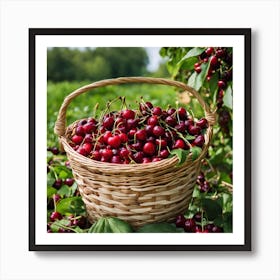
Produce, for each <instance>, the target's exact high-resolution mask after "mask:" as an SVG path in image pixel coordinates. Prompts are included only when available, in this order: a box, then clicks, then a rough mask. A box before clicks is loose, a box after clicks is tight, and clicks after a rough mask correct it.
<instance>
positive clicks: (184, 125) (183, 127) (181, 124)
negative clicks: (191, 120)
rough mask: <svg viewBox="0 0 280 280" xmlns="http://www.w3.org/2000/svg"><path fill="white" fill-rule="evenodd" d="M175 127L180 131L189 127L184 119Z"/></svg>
mask: <svg viewBox="0 0 280 280" xmlns="http://www.w3.org/2000/svg"><path fill="white" fill-rule="evenodd" d="M175 129H176V130H177V131H179V132H185V131H186V129H187V126H186V124H185V122H184V121H180V123H179V124H177V125H175Z"/></svg>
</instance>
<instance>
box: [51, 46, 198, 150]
mask: <svg viewBox="0 0 280 280" xmlns="http://www.w3.org/2000/svg"><path fill="white" fill-rule="evenodd" d="M47 75H48V76H47V79H48V85H47V111H48V116H47V144H48V146H57V145H58V141H57V135H55V134H54V132H53V129H54V124H55V121H56V119H57V114H58V111H59V108H60V106H61V104H62V102H63V100H64V98H65V97H66V96H67V95H68V94H70V93H71V92H72V91H74V90H76V89H78V88H79V87H82V86H84V85H86V84H89V83H92V82H94V81H98V80H102V79H110V78H116V77H122V76H125V77H129V76H149V77H160V78H170V74H169V72H168V70H167V66H166V59H164V58H163V57H162V56H161V55H160V48H142V47H133V48H131V47H106V48H101V47H100V48H64V47H55V48H49V49H48V55H47ZM117 96H125V97H126V101H127V104H129V105H130V106H131V107H132V108H133V107H135V106H137V103H136V101H137V100H138V101H139V100H140V97H143V98H144V100H149V101H151V102H152V103H153V104H154V105H157V106H162V107H167V106H168V105H171V106H175V104H176V102H177V101H180V100H179V99H178V95H177V93H176V90H175V89H174V88H172V87H169V86H162V85H148V84H125V85H121V86H107V87H105V88H98V89H95V90H94V91H89V92H87V93H85V94H82V95H81V96H79V97H77V98H75V99H74V100H73V101H72V102H71V104H70V106H69V107H68V109H67V114H66V117H67V124H70V123H72V122H74V121H75V120H77V119H81V118H85V117H89V116H92V115H93V111H94V107H95V105H96V104H97V103H98V104H99V107H98V108H99V110H102V109H104V108H105V106H106V102H107V101H109V100H112V99H114V98H115V97H117ZM115 109H118V108H115ZM198 113H199V111H198Z"/></svg>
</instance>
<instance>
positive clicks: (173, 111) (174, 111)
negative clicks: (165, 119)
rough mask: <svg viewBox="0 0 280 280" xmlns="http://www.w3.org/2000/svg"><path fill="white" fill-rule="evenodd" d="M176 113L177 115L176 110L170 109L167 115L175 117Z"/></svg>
mask: <svg viewBox="0 0 280 280" xmlns="http://www.w3.org/2000/svg"><path fill="white" fill-rule="evenodd" d="M175 113H176V109H174V108H170V109H168V110H167V114H168V115H169V116H172V115H174V114H175Z"/></svg>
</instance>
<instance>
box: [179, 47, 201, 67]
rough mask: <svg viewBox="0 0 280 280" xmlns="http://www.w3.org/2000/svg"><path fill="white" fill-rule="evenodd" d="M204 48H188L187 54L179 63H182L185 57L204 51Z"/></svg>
mask: <svg viewBox="0 0 280 280" xmlns="http://www.w3.org/2000/svg"><path fill="white" fill-rule="evenodd" d="M204 50H205V48H198V47H195V48H192V49H190V50H189V51H188V52H187V54H186V55H185V56H184V57H183V58H182V59H181V60H180V61H179V63H183V62H184V61H185V60H186V59H188V58H190V57H193V56H198V55H200V54H202V53H203V52H204Z"/></svg>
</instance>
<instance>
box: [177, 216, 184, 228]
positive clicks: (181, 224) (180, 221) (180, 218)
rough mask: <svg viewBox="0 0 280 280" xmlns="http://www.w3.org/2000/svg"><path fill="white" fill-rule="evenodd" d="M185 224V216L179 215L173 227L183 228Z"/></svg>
mask: <svg viewBox="0 0 280 280" xmlns="http://www.w3.org/2000/svg"><path fill="white" fill-rule="evenodd" d="M185 222H186V218H185V216H184V215H179V216H177V218H176V221H175V225H176V227H184V225H185Z"/></svg>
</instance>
